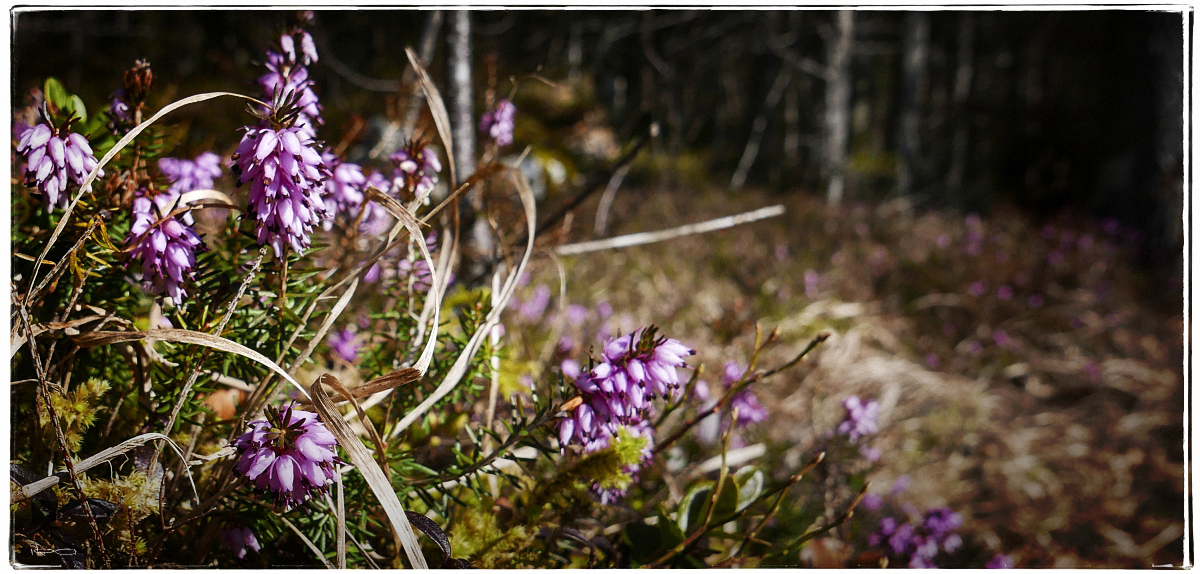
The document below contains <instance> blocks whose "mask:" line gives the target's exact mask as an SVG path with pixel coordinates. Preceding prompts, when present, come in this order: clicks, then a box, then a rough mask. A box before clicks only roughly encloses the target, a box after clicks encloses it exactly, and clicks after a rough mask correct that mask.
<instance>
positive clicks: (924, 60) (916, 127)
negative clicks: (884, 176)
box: [896, 12, 929, 195]
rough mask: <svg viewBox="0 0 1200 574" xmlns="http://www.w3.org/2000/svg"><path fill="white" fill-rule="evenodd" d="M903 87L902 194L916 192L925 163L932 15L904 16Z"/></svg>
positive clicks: (899, 147) (898, 183) (901, 136)
mask: <svg viewBox="0 0 1200 574" xmlns="http://www.w3.org/2000/svg"><path fill="white" fill-rule="evenodd" d="M902 50H903V54H902V57H903V62H904V65H903V76H904V79H903V83H904V84H903V85H904V88H903V90H902V91H901V93H900V134H899V136H900V141H899V145H898V146H897V148H898V149H899V150H900V165H899V171H900V173H899V176H898V178H897V182H896V187H897V191H898V193H899V194H900V195H908V194H909V193H911V192H912V188H913V180H914V179H915V178H916V176H917V175H918V172H919V171H920V170H919V165H918V164H920V163H921V160H920V154H921V133H920V131H921V110H922V108H923V107H924V103H925V98H924V95H925V84H926V81H927V78H928V75H929V13H928V12H909V13H908V14H906V15H905V16H904V46H903V48H902Z"/></svg>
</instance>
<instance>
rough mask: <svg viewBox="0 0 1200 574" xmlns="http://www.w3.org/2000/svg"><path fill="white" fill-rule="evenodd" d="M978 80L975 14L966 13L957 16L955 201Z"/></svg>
mask: <svg viewBox="0 0 1200 574" xmlns="http://www.w3.org/2000/svg"><path fill="white" fill-rule="evenodd" d="M974 77H975V15H974V14H972V13H971V12H963V13H962V14H960V15H959V17H958V67H957V69H956V70H955V73H954V109H955V115H956V116H957V117H956V118H955V120H954V140H953V143H952V144H951V146H952V147H951V149H950V171H949V173H948V174H947V175H946V187H947V188H948V189H949V190H950V193H952V194H953V195H954V197H955V198H957V197H959V196H960V195H961V193H962V187H963V176H964V175H965V174H966V170H967V144H968V137H969V136H970V133H969V132H968V129H969V127H970V126H969V125H968V120H969V117H970V116H969V115H968V114H967V110H966V107H967V99H968V98H970V96H971V81H972V80H973V79H974Z"/></svg>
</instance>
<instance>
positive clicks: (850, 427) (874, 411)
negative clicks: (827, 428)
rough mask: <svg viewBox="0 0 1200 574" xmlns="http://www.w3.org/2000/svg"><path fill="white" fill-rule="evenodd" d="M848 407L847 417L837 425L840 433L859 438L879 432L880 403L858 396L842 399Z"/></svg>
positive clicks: (851, 437) (843, 404)
mask: <svg viewBox="0 0 1200 574" xmlns="http://www.w3.org/2000/svg"><path fill="white" fill-rule="evenodd" d="M842 406H843V407H845V408H846V419H845V420H843V421H842V423H841V424H839V425H838V427H837V432H838V434H840V435H845V436H848V437H850V440H858V439H860V438H862V437H864V436H867V435H872V434H875V433H877V432H879V403H878V402H875V401H873V400H871V401H867V402H866V403H864V402H863V401H862V399H860V398H858V397H857V396H853V395H852V396H849V397H846V398H845V399H842Z"/></svg>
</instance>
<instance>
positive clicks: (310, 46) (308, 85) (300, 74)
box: [258, 29, 325, 138]
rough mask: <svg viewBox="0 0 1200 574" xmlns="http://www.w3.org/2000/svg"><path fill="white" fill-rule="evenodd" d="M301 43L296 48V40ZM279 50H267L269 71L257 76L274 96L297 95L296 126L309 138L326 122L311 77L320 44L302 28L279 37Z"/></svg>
mask: <svg viewBox="0 0 1200 574" xmlns="http://www.w3.org/2000/svg"><path fill="white" fill-rule="evenodd" d="M297 42H298V43H299V45H300V50H299V52H297V50H296V44H297ZM279 45H280V51H279V52H274V51H268V52H267V63H266V66H267V73H266V74H263V75H262V76H261V77H259V79H258V83H259V85H261V86H262V88H263V90H264V91H266V93H267V95H268V96H270V97H272V98H281V97H282V98H285V99H293V98H294V99H295V100H296V105H297V106H298V107H299V109H300V110H299V113H298V114H297V116H296V127H298V128H300V130H301V131H303V132H304V133H306V134H307V135H308V136H309V137H310V138H311V137H315V136H316V133H317V132H316V127H315V126H314V125H313V124H314V123H316V124H318V125H319V124H323V123H325V120H323V119H321V104H320V103H319V102H318V100H317V94H316V92H314V91H313V89H312V86H313V82H312V80H309V79H308V68H307V67H306V66H308V65H309V64H311V63H313V62H316V61H317V47H316V44H314V43H313V39H312V36H311V35H309V33H308V32H307V31H305V30H303V29H298V30H293V31H291V32H288V33H285V34H284V35H282V36H281V37H280V38H279Z"/></svg>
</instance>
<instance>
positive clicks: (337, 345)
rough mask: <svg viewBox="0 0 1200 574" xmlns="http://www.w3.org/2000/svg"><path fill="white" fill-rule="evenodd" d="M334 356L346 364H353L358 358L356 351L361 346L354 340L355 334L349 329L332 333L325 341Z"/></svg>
mask: <svg viewBox="0 0 1200 574" xmlns="http://www.w3.org/2000/svg"><path fill="white" fill-rule="evenodd" d="M327 341H328V343H329V348H330V349H333V352H334V354H336V355H337V356H338V357H340V358H341V359H342V360H343V361H346V362H347V363H353V362H354V360H355V359H357V358H358V350H359V349H361V348H362V346H363V344H362V343H361V342H358V341H357V340H355V333H354V331H352V330H351V329H350V328H349V327H345V328H343V329H342V330H341V331H334V332H333V333H332V334H330V335H329V339H328V340H327Z"/></svg>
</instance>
